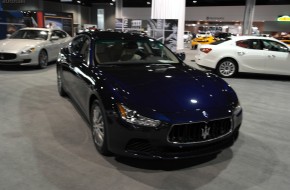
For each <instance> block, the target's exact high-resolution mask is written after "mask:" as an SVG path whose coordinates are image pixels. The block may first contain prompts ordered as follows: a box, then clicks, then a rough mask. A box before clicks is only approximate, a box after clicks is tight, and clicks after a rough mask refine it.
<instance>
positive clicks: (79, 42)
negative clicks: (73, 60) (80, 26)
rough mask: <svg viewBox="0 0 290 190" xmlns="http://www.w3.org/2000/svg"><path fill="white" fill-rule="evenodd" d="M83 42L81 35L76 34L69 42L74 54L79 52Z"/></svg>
mask: <svg viewBox="0 0 290 190" xmlns="http://www.w3.org/2000/svg"><path fill="white" fill-rule="evenodd" d="M83 44H84V39H83V36H78V37H76V38H75V39H73V41H72V42H71V51H72V53H74V54H79V53H80V52H81V49H82V47H83Z"/></svg>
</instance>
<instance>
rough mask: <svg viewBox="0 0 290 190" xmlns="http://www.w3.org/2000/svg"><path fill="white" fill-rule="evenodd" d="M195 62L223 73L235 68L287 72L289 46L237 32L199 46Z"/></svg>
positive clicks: (289, 71) (233, 72) (232, 72)
mask: <svg viewBox="0 0 290 190" xmlns="http://www.w3.org/2000/svg"><path fill="white" fill-rule="evenodd" d="M195 62H196V63H197V65H198V66H200V67H203V68H207V69H211V70H215V71H216V72H217V74H218V75H220V76H222V77H233V76H234V75H236V74H237V73H238V72H246V73H261V74H277V75H290V47H289V46H287V44H285V43H283V42H280V41H279V40H276V39H274V38H269V37H257V36H239V37H234V38H232V39H230V40H228V41H217V42H214V43H212V44H207V45H201V46H199V48H198V53H197V55H196V56H195Z"/></svg>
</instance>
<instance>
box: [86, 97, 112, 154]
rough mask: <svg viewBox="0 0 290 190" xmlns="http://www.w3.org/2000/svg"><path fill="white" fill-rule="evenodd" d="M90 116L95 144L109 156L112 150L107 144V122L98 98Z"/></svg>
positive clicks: (102, 152)
mask: <svg viewBox="0 0 290 190" xmlns="http://www.w3.org/2000/svg"><path fill="white" fill-rule="evenodd" d="M90 117H91V118H90V120H91V130H92V136H93V141H94V144H95V146H96V148H97V150H98V151H99V152H100V153H101V154H102V155H105V156H108V155H110V151H109V150H108V145H107V124H106V123H107V122H106V121H105V115H104V112H103V111H102V109H101V107H100V105H99V103H98V101H97V100H95V101H94V102H93V105H92V108H91V115H90Z"/></svg>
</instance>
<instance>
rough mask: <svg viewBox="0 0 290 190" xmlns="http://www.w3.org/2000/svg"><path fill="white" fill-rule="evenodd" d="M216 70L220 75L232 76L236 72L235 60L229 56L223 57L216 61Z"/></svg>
mask: <svg viewBox="0 0 290 190" xmlns="http://www.w3.org/2000/svg"><path fill="white" fill-rule="evenodd" d="M216 71H217V73H218V75H220V76H221V77H233V76H234V75H236V74H237V72H238V65H237V62H236V61H235V60H233V59H230V58H227V59H223V60H221V61H220V62H219V63H218V66H217V68H216Z"/></svg>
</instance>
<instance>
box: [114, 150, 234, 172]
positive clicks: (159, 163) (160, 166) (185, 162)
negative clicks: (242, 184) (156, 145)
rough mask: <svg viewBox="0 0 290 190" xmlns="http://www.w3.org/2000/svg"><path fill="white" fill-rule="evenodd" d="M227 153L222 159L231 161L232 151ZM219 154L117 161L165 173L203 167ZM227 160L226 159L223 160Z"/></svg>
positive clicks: (117, 158) (120, 158) (128, 158)
mask: <svg viewBox="0 0 290 190" xmlns="http://www.w3.org/2000/svg"><path fill="white" fill-rule="evenodd" d="M224 151H226V152H227V153H226V154H224V153H222V154H223V155H222V156H221V157H225V155H226V157H227V158H226V160H230V159H231V158H232V156H233V153H232V150H231V149H227V150H224ZM218 155H219V154H212V155H207V156H200V157H195V158H187V159H177V160H162V159H156V160H155V159H140V158H138V159H137V158H130V157H119V156H117V157H115V160H116V161H117V162H119V163H122V164H124V165H127V166H131V167H134V168H139V169H146V170H163V171H174V170H180V169H185V168H190V167H194V166H198V165H202V164H205V163H208V162H210V161H214V160H216V159H217V157H218ZM223 159H225V158H223Z"/></svg>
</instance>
